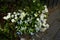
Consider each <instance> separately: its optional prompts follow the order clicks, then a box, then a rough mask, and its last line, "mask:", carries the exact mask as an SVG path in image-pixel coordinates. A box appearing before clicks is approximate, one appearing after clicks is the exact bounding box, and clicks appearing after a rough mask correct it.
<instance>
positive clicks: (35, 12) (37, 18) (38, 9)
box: [3, 0, 49, 35]
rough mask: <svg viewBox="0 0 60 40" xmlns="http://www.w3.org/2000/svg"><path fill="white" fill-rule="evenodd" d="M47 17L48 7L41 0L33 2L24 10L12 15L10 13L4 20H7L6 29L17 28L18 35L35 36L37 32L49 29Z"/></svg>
mask: <svg viewBox="0 0 60 40" xmlns="http://www.w3.org/2000/svg"><path fill="white" fill-rule="evenodd" d="M29 5H30V6H29ZM47 17H48V9H47V6H46V5H44V4H43V3H41V2H40V0H33V1H32V2H31V4H29V3H28V5H27V6H26V7H25V6H24V8H23V9H18V11H16V12H12V13H10V12H8V13H7V16H4V17H3V19H4V20H5V27H6V28H7V29H8V28H9V27H10V28H11V29H13V28H15V30H16V33H17V34H18V35H23V34H29V35H34V34H35V33H36V32H39V31H41V32H44V31H45V30H46V29H48V28H49V25H48V23H46V21H47ZM13 30H14V29H13ZM8 32H9V30H8Z"/></svg>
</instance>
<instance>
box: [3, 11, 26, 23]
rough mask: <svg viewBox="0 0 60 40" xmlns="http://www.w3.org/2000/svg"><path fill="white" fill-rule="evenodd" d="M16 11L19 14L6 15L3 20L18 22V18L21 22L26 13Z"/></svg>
mask: <svg viewBox="0 0 60 40" xmlns="http://www.w3.org/2000/svg"><path fill="white" fill-rule="evenodd" d="M18 11H19V12H13V13H8V15H7V16H4V17H3V19H5V20H8V19H10V20H11V22H16V21H17V20H18V18H20V19H21V20H23V18H24V17H25V15H26V13H24V12H23V11H21V10H18Z"/></svg>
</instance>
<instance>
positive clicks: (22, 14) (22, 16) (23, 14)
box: [20, 12, 26, 20]
mask: <svg viewBox="0 0 60 40" xmlns="http://www.w3.org/2000/svg"><path fill="white" fill-rule="evenodd" d="M25 15H26V14H25V13H24V12H22V13H21V16H20V18H21V20H23V18H24V17H25Z"/></svg>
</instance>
